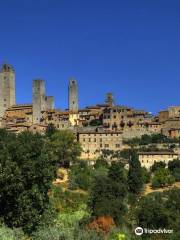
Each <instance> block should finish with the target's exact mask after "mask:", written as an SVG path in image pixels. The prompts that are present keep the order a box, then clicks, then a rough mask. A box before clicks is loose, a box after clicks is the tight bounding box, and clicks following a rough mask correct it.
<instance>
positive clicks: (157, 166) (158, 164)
mask: <svg viewBox="0 0 180 240" xmlns="http://www.w3.org/2000/svg"><path fill="white" fill-rule="evenodd" d="M165 167H166V164H165V163H164V162H162V161H160V162H155V163H154V164H153V165H152V167H151V172H155V171H157V170H159V169H162V168H165Z"/></svg>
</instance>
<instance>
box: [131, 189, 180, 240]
mask: <svg viewBox="0 0 180 240" xmlns="http://www.w3.org/2000/svg"><path fill="white" fill-rule="evenodd" d="M179 199H180V189H177V188H174V189H171V190H168V191H164V192H154V193H151V194H148V195H146V196H144V197H142V198H141V199H140V201H139V202H138V204H137V207H136V210H135V216H136V220H137V225H138V226H141V227H142V228H149V229H159V228H161V229H163V228H166V229H173V234H171V235H170V238H167V239H172V240H176V239H179V236H180V230H179V224H180V215H179V212H180V204H179ZM158 239H165V236H164V234H163V235H162V236H160V238H158Z"/></svg>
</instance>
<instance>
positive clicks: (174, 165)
mask: <svg viewBox="0 0 180 240" xmlns="http://www.w3.org/2000/svg"><path fill="white" fill-rule="evenodd" d="M168 169H169V170H170V171H171V173H172V175H173V176H174V178H175V180H176V181H180V160H179V159H175V160H173V161H170V162H169V163H168Z"/></svg>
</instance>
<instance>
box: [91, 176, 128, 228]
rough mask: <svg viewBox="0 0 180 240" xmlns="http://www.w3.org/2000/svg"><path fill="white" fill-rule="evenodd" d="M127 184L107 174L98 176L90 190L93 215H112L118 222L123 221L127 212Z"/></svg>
mask: <svg viewBox="0 0 180 240" xmlns="http://www.w3.org/2000/svg"><path fill="white" fill-rule="evenodd" d="M126 188H127V187H126V185H125V184H123V183H120V182H116V181H114V180H112V179H111V178H110V177H107V176H96V177H95V179H94V182H93V185H92V189H91V192H90V200H89V207H90V209H91V211H92V215H93V216H96V217H99V216H110V217H112V218H113V219H114V221H115V222H116V224H120V223H121V222H122V219H123V216H124V214H125V212H126V204H125V197H126V194H127V192H126Z"/></svg>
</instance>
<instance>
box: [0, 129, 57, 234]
mask: <svg viewBox="0 0 180 240" xmlns="http://www.w3.org/2000/svg"><path fill="white" fill-rule="evenodd" d="M0 163H1V164H0V186H1V195H0V216H1V217H2V218H3V220H4V222H5V224H6V225H7V226H9V227H11V228H12V227H17V228H18V227H22V228H23V230H24V231H25V232H28V233H29V232H31V231H32V230H33V229H34V228H35V227H36V226H37V224H38V222H39V221H40V218H41V215H42V213H43V211H44V210H45V209H46V207H47V205H48V202H49V199H48V196H47V192H48V190H49V189H50V186H51V182H52V180H53V179H54V177H55V173H56V167H57V162H56V157H55V156H54V155H53V153H52V151H51V149H50V148H49V146H48V144H47V142H46V141H45V139H44V138H43V136H41V135H39V134H32V133H30V132H23V133H21V134H19V135H17V136H16V135H15V134H10V133H8V132H6V131H5V130H1V131H0Z"/></svg>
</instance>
